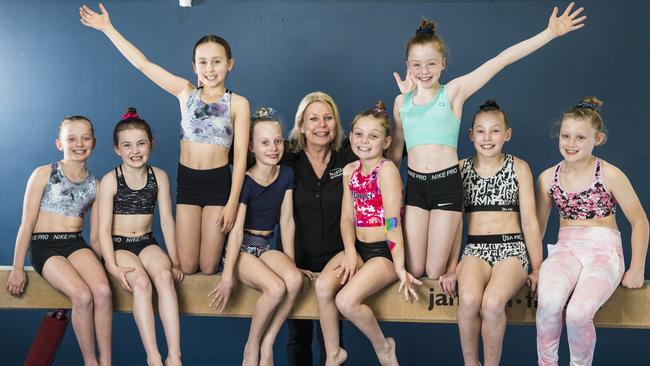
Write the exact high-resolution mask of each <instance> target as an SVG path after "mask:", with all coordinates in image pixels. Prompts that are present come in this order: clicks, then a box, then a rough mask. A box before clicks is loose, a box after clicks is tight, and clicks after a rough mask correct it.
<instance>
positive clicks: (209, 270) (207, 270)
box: [194, 261, 219, 275]
mask: <svg viewBox="0 0 650 366" xmlns="http://www.w3.org/2000/svg"><path fill="white" fill-rule="evenodd" d="M199 267H200V270H201V273H203V274H206V275H213V274H215V273H217V269H218V268H219V262H218V261H217V262H210V263H201V264H200V266H199ZM194 272H196V270H194Z"/></svg>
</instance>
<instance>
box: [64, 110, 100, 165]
mask: <svg viewBox="0 0 650 366" xmlns="http://www.w3.org/2000/svg"><path fill="white" fill-rule="evenodd" d="M56 147H57V148H58V149H59V150H60V151H63V159H64V160H73V161H79V162H85V161H86V160H87V159H88V158H89V157H90V154H91V153H92V151H93V149H94V148H95V136H94V135H93V130H92V128H91V126H90V123H89V122H88V121H86V120H83V119H77V120H74V121H69V120H68V121H64V122H63V123H62V125H61V128H60V130H59V138H58V139H56Z"/></svg>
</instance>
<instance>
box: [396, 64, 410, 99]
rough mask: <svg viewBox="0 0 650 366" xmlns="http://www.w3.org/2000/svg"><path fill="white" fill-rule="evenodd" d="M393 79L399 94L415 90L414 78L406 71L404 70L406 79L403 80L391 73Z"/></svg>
mask: <svg viewBox="0 0 650 366" xmlns="http://www.w3.org/2000/svg"><path fill="white" fill-rule="evenodd" d="M393 77H394V78H395V82H396V83H397V87H398V88H399V92H400V93H402V94H405V93H408V92H410V91H411V90H413V88H415V78H414V77H413V75H412V74H411V72H410V71H409V70H408V69H407V70H406V78H405V79H404V80H402V77H401V76H399V74H398V73H396V72H394V73H393Z"/></svg>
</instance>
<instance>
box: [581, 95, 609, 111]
mask: <svg viewBox="0 0 650 366" xmlns="http://www.w3.org/2000/svg"><path fill="white" fill-rule="evenodd" d="M601 105H603V101H602V100H600V99H598V98H596V97H584V98H582V102H580V103H579V104H578V105H576V106H575V107H576V108H583V109H591V110H592V111H598V110H600V106H601Z"/></svg>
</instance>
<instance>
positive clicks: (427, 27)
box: [415, 19, 436, 36]
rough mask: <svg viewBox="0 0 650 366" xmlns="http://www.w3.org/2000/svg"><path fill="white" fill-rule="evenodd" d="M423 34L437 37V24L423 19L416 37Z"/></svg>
mask: <svg viewBox="0 0 650 366" xmlns="http://www.w3.org/2000/svg"><path fill="white" fill-rule="evenodd" d="M421 34H428V35H431V36H433V35H435V34H436V23H434V22H432V21H429V20H426V19H422V20H420V23H419V26H418V29H417V30H416V31H415V35H416V36H419V35H421Z"/></svg>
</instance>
